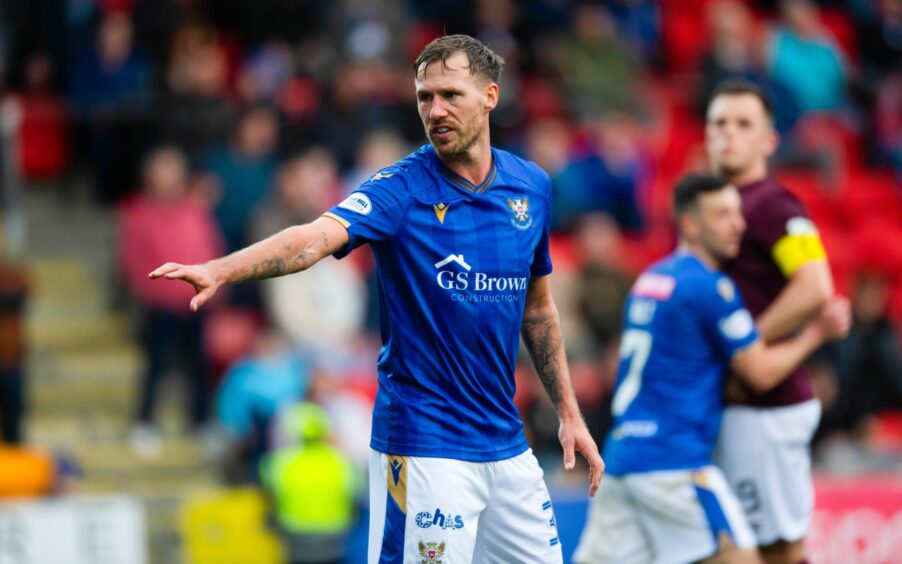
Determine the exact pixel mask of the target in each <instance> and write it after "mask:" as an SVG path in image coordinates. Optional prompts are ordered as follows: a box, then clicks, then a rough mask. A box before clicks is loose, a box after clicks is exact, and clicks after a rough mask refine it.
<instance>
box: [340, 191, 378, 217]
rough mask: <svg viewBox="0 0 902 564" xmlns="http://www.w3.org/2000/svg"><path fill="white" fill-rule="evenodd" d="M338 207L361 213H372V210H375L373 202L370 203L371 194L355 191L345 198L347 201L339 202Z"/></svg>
mask: <svg viewBox="0 0 902 564" xmlns="http://www.w3.org/2000/svg"><path fill="white" fill-rule="evenodd" d="M338 207H340V208H344V209H346V210H351V211H352V212H354V213H359V214H360V215H370V212H371V211H373V204H372V203H370V198H369V196H367V195H366V194H364V193H363V192H354V193H353V194H351V195H350V196H348V197H347V198H345V201H343V202H342V203H340V204H338Z"/></svg>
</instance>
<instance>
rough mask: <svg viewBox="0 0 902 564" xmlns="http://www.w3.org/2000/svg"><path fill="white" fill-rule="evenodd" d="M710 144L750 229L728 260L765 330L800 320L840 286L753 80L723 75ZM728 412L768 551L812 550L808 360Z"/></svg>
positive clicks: (727, 432) (726, 449)
mask: <svg viewBox="0 0 902 564" xmlns="http://www.w3.org/2000/svg"><path fill="white" fill-rule="evenodd" d="M705 131H706V134H705V135H706V144H707V150H708V156H709V158H710V161H711V164H712V165H713V168H714V169H715V170H716V171H717V172H718V173H719V174H720V175H722V176H724V177H726V178H727V179H728V180H730V182H731V183H732V184H733V185H735V186H736V187H738V188H739V194H740V195H741V196H742V213H743V215H744V217H745V221H746V224H747V225H748V229H746V232H745V235H744V236H743V240H742V245H741V246H740V249H739V255H738V256H737V257H736V258H735V259H734V260H731V261H729V262H727V264H726V265H725V272H726V273H728V274H729V275H730V276H731V277H733V279H734V280H735V281H736V285H737V286H738V288H739V291H740V293H741V294H742V296H743V298H744V299H745V301H746V304H747V306H748V309H749V311H750V312H751V313H752V315H753V316H754V317H755V323H756V325H757V326H758V331H759V333H760V334H761V338H762V339H763V340H764V341H765V342H767V343H772V342H777V341H779V340H780V339H783V338H786V337H787V336H788V335H791V334H793V333H794V332H795V331H797V330H798V329H799V327H801V326H802V325H803V324H804V323H805V322H806V321H808V320H809V319H811V318H812V317H814V316H815V315H817V313H818V311H819V310H820V308H821V307H823V305H824V304H825V303H827V301H828V300H829V299H830V297H831V296H832V295H833V279H832V277H831V275H830V268H829V266H828V264H827V260H826V254H825V252H824V247H823V245H822V244H821V241H820V238H819V236H818V232H817V229H816V228H815V226H814V224H813V223H812V222H811V220H810V219H809V218H808V215H807V213H806V212H805V208H804V207H803V206H802V204H801V203H800V202H799V201H798V199H796V198H795V197H794V196H793V195H792V194H790V193H789V192H788V191H787V190H786V189H785V188H783V187H782V186H781V185H780V184H779V183H778V182H777V181H776V180H775V179H774V178H772V177H771V176H769V175H768V168H767V159H768V157H769V156H770V155H771V154H773V152H774V151H775V150H776V148H777V143H778V137H777V134H776V132H775V131H774V127H773V110H772V108H771V103H770V101H769V100H768V98H767V97H766V96H765V95H764V94H763V93H762V91H761V90H760V89H759V88H758V87H757V86H755V85H754V84H751V83H748V82H741V81H730V82H725V83H723V84H721V85H720V86H719V87H718V89H717V90H716V91H715V94H714V97H713V98H712V100H711V103H710V104H709V106H708V115H707V126H706V130H705ZM742 396H744V397H740V398H736V399H738V403H735V404H734V405H731V406H729V407H728V408H727V409H726V411H725V413H724V417H723V425H722V427H721V435H720V440H719V441H718V447H717V452H716V454H715V463H716V464H717V465H718V466H720V468H721V469H722V470H723V471H724V474H725V475H726V477H727V481H728V482H729V483H730V485H731V486H732V487H733V489H734V491H735V492H736V493H737V495H738V496H739V498H740V500H741V501H742V505H743V509H744V510H745V512H746V515H747V516H748V519H749V523H750V524H751V526H752V529H754V531H755V534H756V536H757V539H758V545H759V546H760V547H761V553H762V555H763V556H764V557H765V560H767V561H768V562H773V563H777V562H779V563H784V564H785V563H790V564H791V563H797V562H802V561H803V560H804V547H803V541H804V538H805V536H806V535H807V533H808V528H809V525H810V523H811V514H812V511H813V509H814V488H813V485H812V481H811V459H810V453H809V443H810V441H811V437H812V436H813V435H814V431H815V430H816V428H817V425H818V421H819V419H820V404H819V403H818V400H817V399H816V398H815V397H814V393H813V391H812V388H811V381H810V379H809V377H808V375H807V373H806V372H805V371H804V369H803V368H798V369H797V370H795V371H794V372H793V373H792V374H791V375H790V376H789V378H787V379H786V380H784V381H783V382H782V383H781V384H780V385H778V386H777V387H776V388H774V389H773V390H770V391H768V392H766V393H755V392H754V390H746V391H745V393H744V394H742Z"/></svg>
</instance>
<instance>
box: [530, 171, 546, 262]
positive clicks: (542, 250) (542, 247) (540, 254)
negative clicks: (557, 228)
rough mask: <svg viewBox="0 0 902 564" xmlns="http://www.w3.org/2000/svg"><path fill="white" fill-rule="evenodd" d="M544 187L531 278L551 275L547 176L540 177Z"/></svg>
mask: <svg viewBox="0 0 902 564" xmlns="http://www.w3.org/2000/svg"><path fill="white" fill-rule="evenodd" d="M542 176H543V177H544V181H545V185H546V190H547V192H546V194H547V196H546V197H545V198H543V199H542V205H543V206H545V209H543V210H542V236H541V237H540V238H539V244H538V245H536V250H535V253H534V254H533V257H532V265H531V266H530V268H529V273H530V274H531V275H532V276H547V275H549V274H551V270H552V265H551V250H550V249H549V244H548V238H549V236H550V234H551V179H550V178H549V177H548V175H546V174H544V173H543V175H542Z"/></svg>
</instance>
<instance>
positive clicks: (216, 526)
mask: <svg viewBox="0 0 902 564" xmlns="http://www.w3.org/2000/svg"><path fill="white" fill-rule="evenodd" d="M266 511H267V509H266V500H265V499H264V498H263V495H262V494H261V493H260V492H259V491H257V490H256V489H254V488H241V489H235V490H221V491H216V492H211V493H209V494H204V495H201V496H198V497H196V498H194V499H192V500H190V501H188V502H187V503H186V504H185V505H184V506H183V508H182V511H181V514H180V522H179V525H180V527H179V528H180V531H181V535H182V539H183V540H184V557H185V562H186V563H188V564H246V563H248V562H254V563H256V564H279V563H281V562H283V561H284V559H283V556H282V547H281V545H280V544H279V540H278V538H277V537H276V536H275V535H274V534H273V533H272V531H270V530H269V529H267V527H266V524H265V517H266Z"/></svg>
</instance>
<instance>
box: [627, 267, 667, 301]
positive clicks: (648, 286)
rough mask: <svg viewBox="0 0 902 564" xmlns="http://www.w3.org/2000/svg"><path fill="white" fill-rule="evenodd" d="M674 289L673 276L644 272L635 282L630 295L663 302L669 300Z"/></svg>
mask: <svg viewBox="0 0 902 564" xmlns="http://www.w3.org/2000/svg"><path fill="white" fill-rule="evenodd" d="M675 288H676V279H675V278H674V277H673V276H665V275H663V274H655V273H654V272H646V273H645V274H643V275H642V276H640V277H639V279H638V280H636V283H635V284H634V285H633V290H632V294H633V295H634V296H642V297H646V298H652V299H655V300H659V301H663V300H667V299H669V298H670V296H671V294H673V291H674V289H675Z"/></svg>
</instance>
